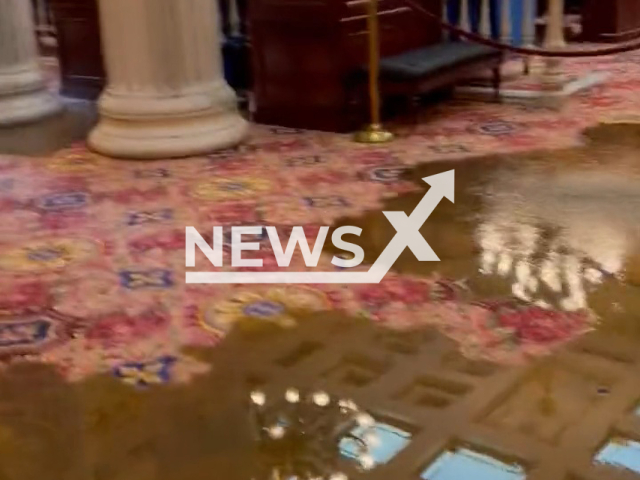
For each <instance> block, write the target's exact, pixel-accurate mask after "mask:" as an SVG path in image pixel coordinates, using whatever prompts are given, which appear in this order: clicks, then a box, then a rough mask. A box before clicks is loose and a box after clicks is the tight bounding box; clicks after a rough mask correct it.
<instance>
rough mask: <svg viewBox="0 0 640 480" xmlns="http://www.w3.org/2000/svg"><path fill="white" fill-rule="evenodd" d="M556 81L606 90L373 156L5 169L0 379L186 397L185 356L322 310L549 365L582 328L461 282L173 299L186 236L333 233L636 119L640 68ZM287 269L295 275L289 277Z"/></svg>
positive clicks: (326, 137) (71, 152)
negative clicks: (94, 378)
mask: <svg viewBox="0 0 640 480" xmlns="http://www.w3.org/2000/svg"><path fill="white" fill-rule="evenodd" d="M566 68H567V70H568V71H569V73H570V74H572V75H578V74H580V73H581V72H592V71H594V70H599V71H605V72H608V73H609V74H610V75H611V76H610V78H609V80H608V81H607V82H606V84H604V85H602V86H599V87H597V88H594V89H592V90H591V91H589V92H586V93H582V94H578V95H576V96H575V97H573V98H572V99H570V100H569V101H568V102H567V104H566V105H565V106H564V108H563V109H562V111H561V112H559V113H558V112H553V111H549V110H542V109H536V108H533V107H523V106H515V105H511V106H509V105H490V104H471V103H453V102H451V103H448V104H443V105H442V106H440V107H437V108H432V109H429V110H427V111H425V114H424V121H423V122H422V123H420V124H419V125H415V126H406V127H404V128H403V129H401V131H400V133H401V135H400V138H399V139H398V140H397V141H395V142H394V143H391V144H389V145H385V146H383V147H368V146H360V145H356V144H354V143H352V142H351V141H350V139H349V137H347V136H340V135H333V134H323V133H317V132H307V131H295V130H290V129H283V128H269V127H265V126H256V127H254V128H253V132H252V136H251V139H250V141H249V142H248V143H246V144H245V145H243V146H242V147H241V148H239V149H237V150H233V151H226V152H222V153H218V154H213V155H209V156H203V157H198V158H191V159H188V160H176V161H169V160H167V161H159V162H153V163H141V162H123V161H113V160H109V159H107V158H102V157H99V156H96V155H93V154H91V153H90V152H88V151H87V149H86V148H85V147H84V146H83V145H75V146H72V147H71V148H69V149H67V150H64V151H61V152H59V153H58V154H56V155H55V156H53V157H51V158H36V159H31V158H18V157H9V156H1V157H0V239H1V243H0V355H1V357H2V362H3V364H4V365H6V364H8V363H10V362H47V363H50V364H53V365H55V367H56V368H58V369H59V371H60V372H61V373H62V374H64V375H65V376H66V377H67V378H69V379H70V380H77V379H82V378H85V377H87V376H88V375H92V374H96V373H101V372H112V373H113V374H114V375H117V376H118V377H120V378H122V379H123V381H126V382H128V383H132V384H135V385H145V384H150V383H158V382H166V381H183V380H186V379H188V378H190V376H192V375H193V374H195V373H198V372H200V371H202V370H204V369H206V368H208V367H207V365H205V364H200V363H198V362H197V361H196V360H194V359H192V358H190V357H188V356H186V355H184V354H183V353H182V349H183V347H185V346H189V345H205V346H213V345H215V344H216V343H217V342H219V341H220V339H221V338H222V337H223V336H224V334H225V332H227V331H228V330H229V329H230V328H232V326H234V325H235V324H237V323H238V322H239V321H242V323H243V324H244V323H247V322H248V323H251V322H258V323H261V322H262V323H265V322H266V323H275V324H277V325H280V326H283V327H289V326H291V325H294V324H295V322H296V318H298V317H299V315H298V313H300V312H304V313H309V312H321V311H325V310H330V309H340V310H344V311H345V312H346V313H347V314H349V315H359V316H365V317H367V318H370V319H371V320H372V321H376V322H380V323H384V324H385V325H388V326H390V327H393V328H410V327H414V326H416V325H423V324H433V325H436V326H438V327H439V328H440V329H441V330H442V331H443V332H444V333H445V334H447V335H449V336H451V337H452V338H455V339H456V340H458V341H459V342H460V343H461V348H462V349H463V350H464V351H466V352H467V353H468V354H470V355H475V356H484V357H487V356H489V357H491V358H493V359H496V360H501V361H517V360H521V359H523V358H524V357H526V356H529V355H537V354H540V353H544V352H547V351H549V349H550V348H552V347H553V346H555V345H557V344H559V343H562V342H565V341H566V340H568V339H570V338H572V337H574V336H576V335H578V334H580V333H582V332H584V331H586V330H587V329H588V328H589V326H590V324H589V319H590V316H589V315H588V312H578V313H572V314H567V313H561V312H554V311H548V310H543V309H541V308H538V307H523V306H519V305H518V304H516V303H514V302H513V301H512V300H511V299H508V298H505V299H504V300H503V301H498V302H492V303H472V302H471V301H470V300H469V301H467V300H466V299H467V292H465V289H464V287H463V282H462V280H463V279H455V281H453V280H445V279H441V278H429V279H420V278H410V277H406V276H400V275H388V276H387V278H386V279H385V280H384V281H383V282H382V283H381V284H380V285H375V286H339V285H334V286H331V285H330V286H323V287H314V286H309V287H301V286H187V285H185V283H184V272H185V267H184V257H185V254H184V227H185V226H187V225H193V226H196V227H197V228H198V230H199V231H201V232H205V231H209V230H210V228H211V227H212V226H213V225H233V224H252V223H253V224H255V223H256V222H259V223H261V224H268V225H279V226H281V227H282V228H284V229H286V227H287V226H291V225H306V226H308V227H309V228H312V227H314V226H319V225H330V224H331V222H333V221H334V220H335V219H336V218H337V217H339V216H344V215H353V214H359V213H361V212H363V211H364V210H367V209H377V208H379V207H380V205H381V201H382V200H383V199H384V198H385V197H386V196H393V195H397V194H399V193H402V192H405V191H408V190H411V189H412V188H414V187H413V186H412V185H411V184H407V183H405V182H403V181H400V180H399V175H400V173H401V172H402V171H403V170H404V169H406V168H407V167H410V166H412V165H416V164H418V163H423V162H429V161H434V160H442V159H451V160H454V159H460V158H462V157H467V156H476V155H483V154H487V153H497V152H513V151H519V150H526V149H532V148H556V147H563V146H568V145H574V144H576V143H577V142H579V132H580V131H581V130H582V129H583V128H584V127H586V126H589V125H592V124H594V123H596V122H597V121H598V120H599V119H601V118H602V117H603V116H608V115H611V114H617V113H622V114H624V113H634V112H639V111H640V53H631V54H626V55H621V56H617V57H611V58H605V59H599V60H597V61H595V60H593V59H585V60H579V61H572V62H570V63H567V65H566ZM312 235H313V234H312ZM263 255H264V258H265V259H267V258H269V255H268V253H267V252H263ZM323 262H324V265H325V268H326V269H328V268H334V267H332V266H331V265H330V264H329V263H328V262H327V261H326V259H325V260H324V261H323ZM299 268H301V267H300V265H299V264H298V263H296V262H295V261H294V262H293V264H292V266H291V269H299Z"/></svg>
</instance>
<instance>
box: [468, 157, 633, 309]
mask: <svg viewBox="0 0 640 480" xmlns="http://www.w3.org/2000/svg"><path fill="white" fill-rule="evenodd" d="M484 203H485V209H484V211H483V212H482V214H481V216H480V217H481V220H480V224H479V225H478V228H477V231H476V238H477V241H478V244H479V246H480V248H481V253H480V269H481V272H482V273H483V274H485V275H492V274H494V275H495V274H497V275H500V276H502V277H508V278H511V282H512V287H511V288H512V293H513V295H514V296H515V297H516V298H519V299H521V300H523V301H525V302H531V303H535V304H536V305H539V306H541V307H544V308H552V307H553V308H561V309H563V310H567V311H577V310H581V309H587V308H588V307H589V304H588V300H587V299H588V295H589V293H590V292H591V291H593V290H594V289H596V288H597V287H598V286H599V285H600V284H601V283H602V282H603V280H605V279H607V278H613V279H616V280H623V278H624V272H623V269H624V266H625V261H626V260H627V259H628V258H629V256H630V255H632V253H633V251H632V249H633V247H634V246H635V245H637V244H638V243H640V238H639V236H638V233H639V229H640V177H638V176H634V175H633V174H632V173H630V172H628V171H624V172H621V173H620V174H612V173H610V172H603V171H595V172H594V171H589V170H587V171H585V172H575V171H572V170H568V171H566V172H562V171H560V172H553V174H550V173H549V172H540V171H536V170H535V169H533V168H526V167H523V168H518V169H515V170H504V171H500V172H498V173H496V174H495V176H493V177H492V182H491V183H490V185H489V187H487V190H486V191H485V194H484Z"/></svg>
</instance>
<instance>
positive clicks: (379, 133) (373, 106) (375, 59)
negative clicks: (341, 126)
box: [355, 0, 393, 143]
mask: <svg viewBox="0 0 640 480" xmlns="http://www.w3.org/2000/svg"><path fill="white" fill-rule="evenodd" d="M367 4H368V7H369V11H368V15H367V29H368V30H369V102H370V103H369V106H370V110H371V111H370V115H371V123H370V124H369V125H368V126H367V127H366V128H365V129H364V130H361V131H359V132H357V133H356V134H355V141H356V142H360V143H385V142H388V141H390V140H393V133H391V132H389V131H387V130H385V129H384V128H383V127H382V123H381V122H380V86H379V84H378V81H379V74H380V40H379V35H378V0H369V1H368V2H367Z"/></svg>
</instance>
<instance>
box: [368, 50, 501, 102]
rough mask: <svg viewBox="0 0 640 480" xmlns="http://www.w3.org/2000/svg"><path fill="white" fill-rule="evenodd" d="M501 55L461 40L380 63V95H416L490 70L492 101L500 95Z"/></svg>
mask: <svg viewBox="0 0 640 480" xmlns="http://www.w3.org/2000/svg"><path fill="white" fill-rule="evenodd" d="M502 61H503V53H502V52H501V51H500V50H496V49H494V48H491V47H487V46H484V45H479V44H476V43H470V42H464V41H447V42H442V43H437V44H434V45H429V46H427V47H423V48H418V49H415V50H410V51H408V52H404V53H401V54H399V55H393V56H389V57H385V58H382V59H381V60H380V86H381V91H382V94H383V95H408V96H409V95H419V94H424V93H428V92H430V91H434V90H437V89H440V88H443V87H448V86H452V87H453V86H455V84H457V83H459V82H461V81H464V80H468V79H469V78H470V77H472V76H473V75H474V74H477V73H478V70H481V69H483V68H488V69H491V71H492V73H493V76H492V84H493V88H494V91H495V94H496V98H499V96H500V84H501V76H500V66H501V64H502Z"/></svg>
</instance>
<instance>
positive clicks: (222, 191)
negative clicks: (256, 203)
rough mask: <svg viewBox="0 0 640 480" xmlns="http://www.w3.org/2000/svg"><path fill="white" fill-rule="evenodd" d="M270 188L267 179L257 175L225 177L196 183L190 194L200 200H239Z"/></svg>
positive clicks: (270, 185)
mask: <svg viewBox="0 0 640 480" xmlns="http://www.w3.org/2000/svg"><path fill="white" fill-rule="evenodd" d="M271 189H272V184H271V182H270V181H269V180H265V179H263V178H257V177H249V176H244V177H227V178H217V179H215V180H207V181H205V182H201V183H198V184H197V185H195V186H194V187H193V189H192V190H191V194H192V195H193V196H194V197H196V198H199V199H201V200H239V199H242V198H247V197H253V196H255V195H258V194H260V193H264V192H268V191H270V190H271Z"/></svg>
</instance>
